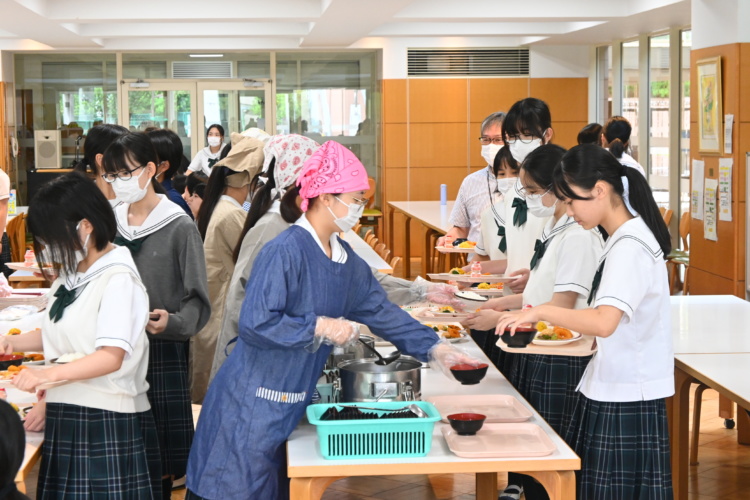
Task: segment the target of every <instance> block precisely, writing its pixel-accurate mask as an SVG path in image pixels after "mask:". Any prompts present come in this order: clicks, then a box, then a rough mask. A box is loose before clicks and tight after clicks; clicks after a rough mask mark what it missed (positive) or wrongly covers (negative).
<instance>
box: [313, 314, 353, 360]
mask: <svg viewBox="0 0 750 500" xmlns="http://www.w3.org/2000/svg"><path fill="white" fill-rule="evenodd" d="M358 338H359V325H358V324H357V323H354V322H353V321H349V320H348V319H345V318H327V317H325V316H318V319H317V322H316V324H315V337H313V342H312V344H310V345H308V346H307V350H308V351H309V352H315V351H317V350H318V349H320V345H321V344H329V345H335V346H345V345H348V344H351V343H353V342H356V341H357V339H358Z"/></svg>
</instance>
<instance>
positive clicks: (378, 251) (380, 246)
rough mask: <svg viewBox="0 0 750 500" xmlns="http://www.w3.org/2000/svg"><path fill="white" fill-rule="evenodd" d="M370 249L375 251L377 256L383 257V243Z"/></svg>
mask: <svg viewBox="0 0 750 500" xmlns="http://www.w3.org/2000/svg"><path fill="white" fill-rule="evenodd" d="M372 249H373V250H375V252H376V253H377V254H378V255H381V256H382V255H383V251H384V250H385V243H378V244H377V245H375V246H374V247H372Z"/></svg>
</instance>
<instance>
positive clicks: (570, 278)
mask: <svg viewBox="0 0 750 500" xmlns="http://www.w3.org/2000/svg"><path fill="white" fill-rule="evenodd" d="M597 239H598V238H597V237H596V236H594V235H593V234H592V233H591V232H590V231H574V232H573V233H572V234H571V235H570V236H569V237H567V238H566V239H565V241H563V242H562V243H560V246H559V247H557V248H558V249H559V250H558V252H557V255H556V258H557V272H556V274H555V287H554V292H555V293H560V292H576V293H578V294H579V295H582V296H583V297H588V296H589V293H590V291H591V283H592V281H593V280H594V274H595V273H596V268H597V267H598V265H599V256H600V255H601V253H602V248H601V244H600V243H599V242H598V241H597Z"/></svg>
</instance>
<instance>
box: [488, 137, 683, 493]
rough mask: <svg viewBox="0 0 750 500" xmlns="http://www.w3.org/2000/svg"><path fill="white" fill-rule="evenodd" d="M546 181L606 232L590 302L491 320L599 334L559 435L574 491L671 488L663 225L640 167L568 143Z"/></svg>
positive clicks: (585, 220) (579, 217) (589, 224)
mask: <svg viewBox="0 0 750 500" xmlns="http://www.w3.org/2000/svg"><path fill="white" fill-rule="evenodd" d="M553 185H554V190H555V193H556V194H557V196H558V197H559V198H560V199H562V200H564V202H565V203H566V205H567V207H568V215H570V216H571V217H573V218H574V219H575V220H576V221H577V222H578V223H579V224H581V226H583V227H584V228H585V229H592V228H595V227H597V226H599V225H601V226H602V228H603V229H604V230H605V231H606V232H607V233H608V234H609V235H610V237H609V238H608V239H607V243H606V245H605V247H604V251H603V252H602V255H601V257H600V259H599V267H598V269H597V272H596V275H595V277H594V280H593V282H592V290H591V295H590V296H589V303H590V306H591V308H590V309H583V310H572V309H564V308H560V307H555V306H550V305H541V306H539V307H534V308H532V309H529V310H526V311H521V312H518V313H504V314H503V316H501V318H500V321H499V322H498V326H497V329H498V331H502V330H504V329H505V328H506V327H507V326H511V327H512V330H515V328H516V326H517V325H519V324H521V323H528V322H532V323H534V322H536V321H539V320H545V321H549V322H551V323H552V324H555V325H560V326H564V327H566V328H570V329H571V330H575V331H579V332H581V333H583V334H587V335H595V336H596V337H597V344H598V351H597V353H596V354H595V355H594V357H593V359H592V360H591V362H590V363H589V365H588V367H587V369H586V372H585V373H584V375H583V378H582V380H581V383H580V384H579V386H578V390H579V391H580V395H579V401H578V403H577V404H576V408H575V410H574V416H573V418H571V421H570V426H569V427H568V430H567V432H566V435H565V439H566V441H567V442H568V444H570V445H571V446H572V447H573V449H574V450H575V451H576V453H577V454H578V455H579V456H580V457H581V467H582V469H581V471H580V473H577V475H576V476H577V481H578V496H579V498H581V499H631V498H649V499H668V498H672V477H671V469H670V454H669V453H670V449H669V435H668V429H667V415H666V406H665V398H667V397H670V396H672V395H673V394H674V373H673V371H674V354H673V351H672V333H671V314H670V309H669V286H668V283H667V271H666V266H665V265H664V260H665V258H666V255H667V254H668V253H669V251H670V248H671V241H670V238H669V232H668V230H667V227H666V225H665V224H664V219H663V218H662V217H661V215H660V214H659V210H658V207H657V206H656V203H655V202H654V198H653V195H652V194H651V189H650V188H649V186H648V183H647V182H646V180H645V179H644V177H643V176H642V175H641V174H640V173H638V172H637V171H636V170H635V169H632V168H629V167H625V166H622V165H620V163H619V162H618V161H617V160H616V159H615V158H614V157H613V156H612V155H611V154H610V153H608V152H607V151H606V150H604V149H601V148H599V147H598V146H593V145H582V146H577V147H575V148H573V149H571V150H570V151H569V152H568V153H566V155H565V156H564V157H563V160H562V162H561V163H560V164H559V165H558V167H557V168H556V169H555V174H554V184H553ZM643 353H648V354H647V355H644V354H643Z"/></svg>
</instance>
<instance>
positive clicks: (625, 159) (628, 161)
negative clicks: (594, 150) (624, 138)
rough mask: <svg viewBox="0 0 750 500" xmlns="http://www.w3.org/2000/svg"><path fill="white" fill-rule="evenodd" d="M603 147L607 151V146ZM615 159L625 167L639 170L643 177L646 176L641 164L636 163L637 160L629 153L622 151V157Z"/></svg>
mask: <svg viewBox="0 0 750 500" xmlns="http://www.w3.org/2000/svg"><path fill="white" fill-rule="evenodd" d="M605 149H606V150H607V151H609V148H605ZM613 156H614V155H613ZM616 159H617V161H619V162H620V165H624V166H626V167H630V168H634V169H636V170H637V171H639V172H640V173H641V175H642V176H643V177H646V171H645V170H644V169H643V167H642V166H641V164H640V163H638V162H637V161H635V158H633V157H632V156H630V155H629V154H627V153H625V152H623V153H622V157H620V158H616Z"/></svg>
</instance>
